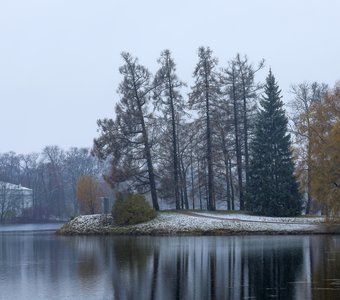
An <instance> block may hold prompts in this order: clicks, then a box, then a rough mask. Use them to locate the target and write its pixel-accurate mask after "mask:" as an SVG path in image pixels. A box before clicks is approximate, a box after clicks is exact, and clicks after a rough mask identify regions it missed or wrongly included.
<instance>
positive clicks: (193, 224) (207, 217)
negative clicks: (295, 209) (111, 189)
mask: <svg viewBox="0 0 340 300" xmlns="http://www.w3.org/2000/svg"><path fill="white" fill-rule="evenodd" d="M339 233H340V224H327V223H325V222H324V218H322V217H295V218H274V217H262V216H252V215H247V214H237V213H236V214H235V213H232V214H228V213H220V212H216V213H212V212H207V211H195V212H193V211H189V212H188V211H175V212H174V211H171V212H165V211H163V212H158V213H157V217H156V218H155V219H153V220H151V221H149V222H146V223H140V224H136V225H129V226H117V225H115V224H114V221H113V219H112V216H111V215H109V214H107V215H105V214H97V215H82V216H78V217H76V218H75V219H73V220H71V221H69V222H67V223H66V224H65V225H64V226H63V227H62V228H60V229H59V230H58V231H57V234H60V235H258V234H263V235H280V234H291V235H296V234H339Z"/></svg>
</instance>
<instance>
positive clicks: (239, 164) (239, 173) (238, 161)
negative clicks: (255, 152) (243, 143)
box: [233, 78, 244, 210]
mask: <svg viewBox="0 0 340 300" xmlns="http://www.w3.org/2000/svg"><path fill="white" fill-rule="evenodd" d="M233 108H234V128H235V150H236V164H237V177H238V184H239V190H240V194H239V195H240V197H239V201H240V210H243V209H244V201H243V182H242V181H243V180H242V153H241V147H240V140H239V130H238V115H237V99H236V87H235V78H233Z"/></svg>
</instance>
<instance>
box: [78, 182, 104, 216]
mask: <svg viewBox="0 0 340 300" xmlns="http://www.w3.org/2000/svg"><path fill="white" fill-rule="evenodd" d="M101 196H102V188H101V186H100V184H99V183H98V181H97V180H96V179H95V178H93V177H92V176H81V177H80V178H79V180H78V183H77V200H78V206H79V210H80V213H81V214H95V213H99V212H100V197H101Z"/></svg>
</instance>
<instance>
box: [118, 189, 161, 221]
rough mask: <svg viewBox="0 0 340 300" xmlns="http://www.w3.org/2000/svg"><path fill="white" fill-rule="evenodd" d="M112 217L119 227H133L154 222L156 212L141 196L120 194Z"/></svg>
mask: <svg viewBox="0 0 340 300" xmlns="http://www.w3.org/2000/svg"><path fill="white" fill-rule="evenodd" d="M112 217H113V220H114V222H115V223H116V224H117V225H132V224H138V223H143V222H147V221H150V220H152V219H153V218H155V217H156V212H155V210H154V209H153V208H152V207H151V206H150V204H149V203H148V202H147V201H146V199H145V197H144V196H143V195H141V194H128V193H126V194H119V195H118V196H117V200H116V202H115V204H114V205H113V207H112Z"/></svg>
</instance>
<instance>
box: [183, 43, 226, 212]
mask: <svg viewBox="0 0 340 300" xmlns="http://www.w3.org/2000/svg"><path fill="white" fill-rule="evenodd" d="M198 57H199V61H198V63H197V65H196V67H195V71H194V74H193V75H194V78H195V84H194V86H193V87H192V92H191V93H190V95H189V105H190V108H193V109H195V110H197V111H198V113H199V114H200V115H201V117H202V118H203V119H204V121H205V132H206V137H205V140H206V159H207V168H208V210H215V209H216V204H215V191H214V169H213V146H212V140H213V137H212V135H213V128H212V120H211V118H212V115H213V111H214V110H215V109H216V104H217V100H218V97H219V93H220V91H219V89H220V85H219V74H218V72H217V70H216V68H217V63H218V60H217V58H215V57H213V55H212V51H211V50H210V48H209V47H207V48H204V47H200V48H199V49H198Z"/></svg>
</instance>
